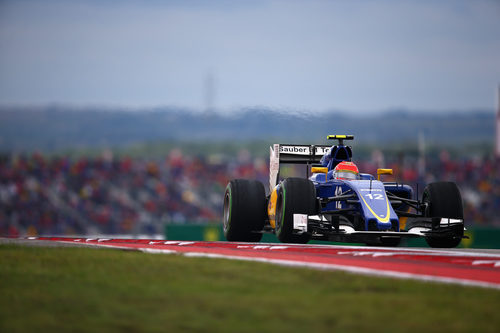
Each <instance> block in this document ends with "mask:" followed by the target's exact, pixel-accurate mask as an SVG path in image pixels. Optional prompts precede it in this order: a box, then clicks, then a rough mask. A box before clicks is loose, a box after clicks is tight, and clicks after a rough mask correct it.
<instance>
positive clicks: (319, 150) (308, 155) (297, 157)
mask: <svg viewBox="0 0 500 333" xmlns="http://www.w3.org/2000/svg"><path fill="white" fill-rule="evenodd" d="M330 148H331V146H329V145H296V144H283V143H276V144H274V145H272V146H271V147H269V193H271V192H272V191H273V189H274V187H275V186H276V185H277V184H278V177H279V170H280V164H314V163H319V162H320V161H321V158H322V157H323V155H324V154H325V153H326V152H327V151H328V150H329V149H330Z"/></svg>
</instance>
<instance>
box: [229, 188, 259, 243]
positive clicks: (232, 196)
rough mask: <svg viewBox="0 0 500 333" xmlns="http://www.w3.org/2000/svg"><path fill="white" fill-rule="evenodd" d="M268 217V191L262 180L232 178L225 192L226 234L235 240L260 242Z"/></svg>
mask: <svg viewBox="0 0 500 333" xmlns="http://www.w3.org/2000/svg"><path fill="white" fill-rule="evenodd" d="M265 219H266V192H265V190H264V185H262V183H261V182H258V181H255V180H247V179H235V180H231V181H230V182H229V184H227V187H226V192H225V193H224V218H223V229H224V236H225V237H226V239H227V240H228V241H233V242H259V241H260V240H261V238H262V233H261V231H262V229H263V228H264V222H265Z"/></svg>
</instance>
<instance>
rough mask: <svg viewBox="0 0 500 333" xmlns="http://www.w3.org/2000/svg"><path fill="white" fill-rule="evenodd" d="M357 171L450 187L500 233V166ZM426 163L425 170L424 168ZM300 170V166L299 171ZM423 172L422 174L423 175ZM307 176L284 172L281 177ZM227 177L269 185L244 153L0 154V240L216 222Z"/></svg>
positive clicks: (438, 162) (481, 161) (470, 219)
mask: <svg viewBox="0 0 500 333" xmlns="http://www.w3.org/2000/svg"><path fill="white" fill-rule="evenodd" d="M355 162H356V163H357V164H358V166H359V168H360V171H361V172H367V173H372V174H374V173H376V168H377V167H392V168H393V169H394V174H395V175H394V178H387V179H386V180H391V179H392V180H397V181H404V182H406V183H408V184H410V185H415V184H416V183H419V188H420V195H421V191H422V190H423V188H424V185H425V183H429V182H432V181H438V180H446V181H455V182H457V184H458V185H459V187H460V189H461V192H462V196H463V199H464V209H465V219H466V225H467V226H472V225H474V226H497V227H500V216H499V214H498V212H499V208H500V165H499V164H500V161H499V160H495V159H494V158H493V157H483V158H467V159H456V160H454V159H451V158H450V157H449V155H448V154H447V153H446V152H445V151H444V152H442V153H441V154H440V155H439V156H437V157H435V158H427V160H426V161H425V162H423V161H419V160H418V159H416V158H415V159H411V158H395V159H394V160H393V161H391V160H389V159H387V163H385V162H384V158H383V155H382V153H380V152H375V153H374V154H373V155H372V157H371V158H370V159H367V160H362V161H355ZM424 163H425V164H424ZM300 167H301V168H303V166H300ZM423 170H425V171H423ZM297 171H299V172H305V171H304V170H302V169H300V170H298V169H295V170H285V172H290V173H294V172H297ZM233 178H251V179H258V180H260V181H262V182H263V183H264V185H265V186H266V187H267V181H268V164H267V162H266V161H265V160H264V159H262V158H251V156H250V154H249V153H248V152H245V151H242V152H241V153H240V154H239V156H238V157H237V158H231V159H230V158H221V157H218V156H212V155H210V156H206V157H191V156H184V155H183V154H182V153H181V152H180V151H178V150H174V151H172V152H171V153H170V154H169V155H168V156H167V157H166V158H164V159H162V160H144V159H131V158H129V157H119V158H117V157H113V155H112V154H111V153H110V152H108V153H104V154H103V155H102V156H101V157H98V158H79V159H76V160H72V159H69V158H67V157H47V156H44V155H41V154H38V153H35V154H32V155H29V156H28V155H2V156H0V236H35V235H98V234H109V235H113V234H120V235H123V234H128V235H141V234H145V235H153V234H161V233H163V228H164V226H165V224H168V223H177V224H182V223H220V221H221V215H222V197H223V193H224V189H225V186H226V184H227V182H228V181H229V180H230V179H233Z"/></svg>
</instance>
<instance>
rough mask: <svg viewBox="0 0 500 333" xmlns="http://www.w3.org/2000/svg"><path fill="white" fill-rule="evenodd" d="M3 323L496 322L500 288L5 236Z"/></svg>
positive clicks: (9, 326) (419, 327)
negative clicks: (28, 243)
mask: <svg viewBox="0 0 500 333" xmlns="http://www.w3.org/2000/svg"><path fill="white" fill-rule="evenodd" d="M0 295H1V297H0V332H50V331H57V332H60V331H71V332H142V331H145V332H179V331H190V332H271V331H272V332H334V331H335V332H360V331H369V332H401V331H404V332H419V333H422V332H426V333H428V332H440V333H442V332H498V328H499V327H500V316H498V315H497V313H498V309H499V308H500V291H498V290H491V289H482V288H471V287H462V286H456V285H446V284H438V283H423V282H416V281H410V280H397V279H386V278H374V277H367V276H361V275H352V274H348V273H343V272H333V271H317V270H310V269H301V268H291V267H281V266H276V265H269V264H262V263H252V262H243V261H231V260H224V259H204V258H186V257H182V256H177V255H154V254H145V253H140V252H133V251H119V250H103V249H91V248H43V247H42V248H41V247H21V246H15V245H2V246H0Z"/></svg>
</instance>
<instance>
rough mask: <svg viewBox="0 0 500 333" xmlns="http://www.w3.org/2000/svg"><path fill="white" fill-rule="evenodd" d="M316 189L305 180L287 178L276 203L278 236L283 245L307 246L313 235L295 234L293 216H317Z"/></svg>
mask: <svg viewBox="0 0 500 333" xmlns="http://www.w3.org/2000/svg"><path fill="white" fill-rule="evenodd" d="M316 207H317V206H316V188H315V187H314V184H313V183H312V182H311V181H310V180H308V179H304V178H287V179H285V180H284V181H283V182H282V183H281V186H280V189H279V191H278V198H277V201H276V228H275V232H276V236H277V237H278V239H279V240H280V241H281V242H283V243H299V244H305V243H307V242H308V241H309V240H310V239H311V234H309V233H303V234H295V233H294V232H293V214H307V215H316V214H317V208H316Z"/></svg>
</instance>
